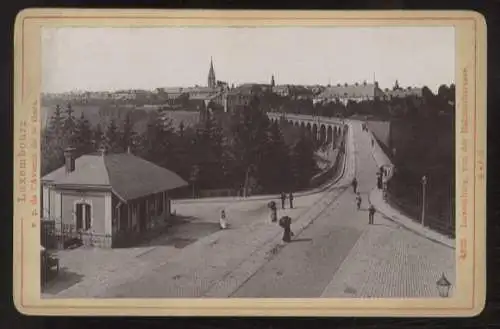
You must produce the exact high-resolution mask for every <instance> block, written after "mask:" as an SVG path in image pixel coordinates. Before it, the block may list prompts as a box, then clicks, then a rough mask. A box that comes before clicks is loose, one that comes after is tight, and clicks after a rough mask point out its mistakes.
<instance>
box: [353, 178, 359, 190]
mask: <svg viewBox="0 0 500 329" xmlns="http://www.w3.org/2000/svg"><path fill="white" fill-rule="evenodd" d="M352 190H353V191H354V193H357V191H358V180H357V179H356V177H354V179H353V180H352Z"/></svg>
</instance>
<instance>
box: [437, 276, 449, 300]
mask: <svg viewBox="0 0 500 329" xmlns="http://www.w3.org/2000/svg"><path fill="white" fill-rule="evenodd" d="M436 285H437V289H438V292H439V296H441V297H443V298H446V297H448V296H449V294H450V288H451V283H450V281H448V279H447V278H446V276H445V275H444V273H443V275H441V278H439V280H438V281H437V282H436Z"/></svg>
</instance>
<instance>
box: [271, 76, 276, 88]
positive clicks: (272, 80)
mask: <svg viewBox="0 0 500 329" xmlns="http://www.w3.org/2000/svg"><path fill="white" fill-rule="evenodd" d="M274 85H275V83H274V74H273V75H272V76H271V88H274Z"/></svg>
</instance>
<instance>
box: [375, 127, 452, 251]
mask: <svg viewBox="0 0 500 329" xmlns="http://www.w3.org/2000/svg"><path fill="white" fill-rule="evenodd" d="M370 135H371V138H373V139H374V137H373V134H372V133H371V132H370ZM371 150H372V156H373V159H374V160H375V162H376V163H377V166H379V167H380V166H386V167H389V172H388V175H387V180H390V179H391V178H392V175H393V172H394V170H393V169H394V165H393V164H392V162H391V160H390V159H389V157H388V156H387V155H386V154H385V152H384V151H383V150H382V148H381V147H380V145H379V144H378V143H377V142H376V141H375V144H374V146H373V147H372V148H371ZM369 198H370V201H371V202H372V203H373V205H374V206H375V208H376V209H377V210H378V211H379V212H380V213H382V214H383V215H385V216H386V217H387V218H388V219H390V220H392V221H395V222H397V223H399V224H401V225H402V226H403V227H405V228H406V229H408V230H410V231H412V232H414V233H416V234H419V235H421V236H424V237H426V238H428V239H430V240H432V241H434V242H437V243H441V244H443V245H445V246H448V247H450V248H453V249H455V239H452V238H449V237H447V236H445V235H442V234H440V233H438V232H435V231H433V230H431V229H429V228H426V227H424V226H422V225H421V224H419V223H417V222H415V221H414V220H412V219H411V218H409V217H408V216H406V215H404V214H402V213H401V212H400V211H398V210H396V209H394V208H392V207H391V206H390V205H389V204H388V203H387V202H386V201H385V200H384V198H383V195H382V191H381V190H378V189H376V188H375V189H373V190H372V192H371V193H370V195H369Z"/></svg>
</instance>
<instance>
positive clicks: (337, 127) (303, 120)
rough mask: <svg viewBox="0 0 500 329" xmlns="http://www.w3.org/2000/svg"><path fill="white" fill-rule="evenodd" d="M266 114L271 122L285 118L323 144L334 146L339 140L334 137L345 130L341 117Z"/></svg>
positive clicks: (345, 126)
mask: <svg viewBox="0 0 500 329" xmlns="http://www.w3.org/2000/svg"><path fill="white" fill-rule="evenodd" d="M267 116H268V117H269V119H270V120H271V121H272V122H279V121H281V120H285V121H287V122H288V123H290V124H292V125H294V126H296V127H299V128H302V129H304V130H307V131H309V132H310V133H311V134H312V136H313V138H315V139H316V140H317V141H319V142H320V143H323V144H332V146H333V148H335V144H336V143H334V142H336V141H337V140H339V139H338V138H336V137H337V136H340V135H341V134H342V133H345V132H346V130H347V125H346V124H345V123H344V122H343V119H339V118H327V117H318V116H315V117H313V116H311V115H303V114H289V113H273V112H269V113H267Z"/></svg>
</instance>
